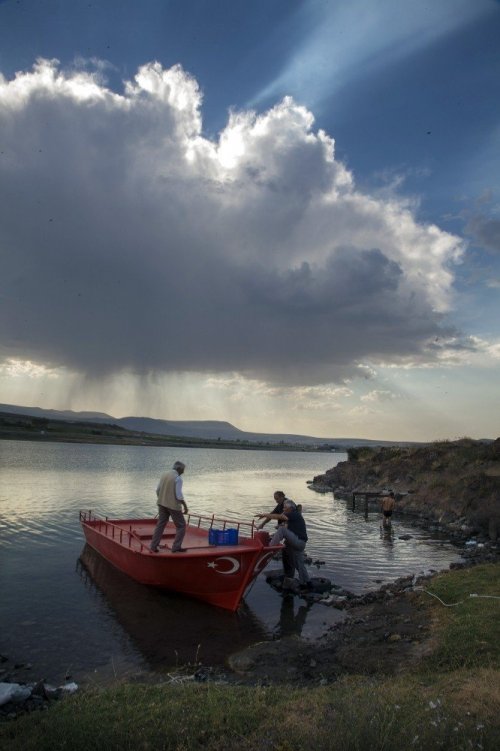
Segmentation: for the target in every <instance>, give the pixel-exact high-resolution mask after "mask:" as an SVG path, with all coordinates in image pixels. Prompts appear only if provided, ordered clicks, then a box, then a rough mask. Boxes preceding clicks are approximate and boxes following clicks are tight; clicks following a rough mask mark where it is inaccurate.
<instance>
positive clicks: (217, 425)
mask: <svg viewBox="0 0 500 751" xmlns="http://www.w3.org/2000/svg"><path fill="white" fill-rule="evenodd" d="M0 412H7V413H10V414H19V415H28V416H31V417H43V418H47V419H49V420H50V419H52V420H67V421H68V422H93V423H104V424H107V425H118V426H119V427H122V428H125V429H126V430H132V431H135V432H141V433H154V434H156V435H168V436H178V437H182V438H207V439H213V440H217V439H218V438H220V439H221V440H230V441H261V442H268V443H273V444H275V443H292V444H302V445H305V446H311V445H317V446H325V445H329V446H331V447H332V448H334V447H338V448H341V449H344V448H348V447H350V446H403V445H404V446H409V445H417V443H416V442H415V443H412V442H408V441H406V442H405V441H375V440H367V439H362V438H317V437H314V436H307V435H295V434H290V433H283V434H282V433H250V432H246V431H244V430H240V429H239V428H236V427H235V426H234V425H231V423H229V422H226V421H223V420H162V419H156V418H153V417H120V418H117V417H113V416H112V415H108V414H106V413H105V412H73V411H72V410H56V409H42V408H41V407H23V406H19V405H14V404H0Z"/></svg>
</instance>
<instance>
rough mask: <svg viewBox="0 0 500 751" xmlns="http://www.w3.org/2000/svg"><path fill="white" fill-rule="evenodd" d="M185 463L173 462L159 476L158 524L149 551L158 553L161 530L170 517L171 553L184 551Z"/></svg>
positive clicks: (186, 509)
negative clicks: (183, 489)
mask: <svg viewBox="0 0 500 751" xmlns="http://www.w3.org/2000/svg"><path fill="white" fill-rule="evenodd" d="M185 468H186V465H185V464H183V463H182V462H175V464H174V466H173V468H172V469H170V470H169V471H168V472H165V474H163V475H162V476H161V478H160V482H159V483H158V487H157V488H156V495H157V496H158V501H157V503H158V524H157V525H156V528H155V531H154V532H153V537H152V539H151V548H150V550H151V552H152V553H158V548H159V545H160V541H161V538H162V535H163V530H164V529H165V526H166V524H167V522H168V520H169V518H170V517H172V521H173V523H174V524H175V529H176V534H175V539H174V542H173V544H172V553H185V552H186V548H183V547H182V541H183V540H184V535H185V534H186V520H185V519H184V514H187V513H188V507H187V506H186V502H185V500H184V496H183V494H182V475H183V474H184V469H185Z"/></svg>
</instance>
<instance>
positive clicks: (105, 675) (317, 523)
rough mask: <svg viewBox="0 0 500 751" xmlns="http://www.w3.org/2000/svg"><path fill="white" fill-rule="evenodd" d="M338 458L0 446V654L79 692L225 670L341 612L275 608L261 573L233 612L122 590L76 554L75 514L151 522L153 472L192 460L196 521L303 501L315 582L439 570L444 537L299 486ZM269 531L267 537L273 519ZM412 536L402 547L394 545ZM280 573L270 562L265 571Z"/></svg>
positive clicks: (362, 581) (292, 603) (190, 490)
mask: <svg viewBox="0 0 500 751" xmlns="http://www.w3.org/2000/svg"><path fill="white" fill-rule="evenodd" d="M346 458H347V457H346V455H345V454H327V453H300V452H282V451H269V452H266V451H233V450H225V449H179V450H171V449H167V448H150V447H142V446H95V445H84V444H61V443H43V444H42V443H35V442H33V443H31V442H22V441H0V469H1V480H0V605H1V629H0V653H1V654H4V655H7V656H8V657H10V658H11V659H15V660H16V661H18V662H29V663H32V665H33V669H32V670H33V679H37V678H39V677H41V676H43V677H45V678H47V680H51V681H53V682H56V683H57V682H61V681H62V680H63V679H64V676H65V675H66V674H71V675H72V677H73V679H74V680H76V681H77V682H78V681H79V682H81V683H85V682H88V681H91V680H99V681H102V680H107V679H113V678H114V677H119V678H123V677H127V676H129V675H132V674H135V673H137V672H141V671H148V672H149V671H157V672H166V671H168V670H170V669H172V668H173V667H175V666H176V665H184V664H185V663H187V662H189V663H194V662H198V661H201V662H202V663H204V664H223V663H224V660H225V659H226V657H227V656H228V654H230V653H231V652H234V651H236V650H238V649H241V648H243V647H245V646H247V645H248V644H251V643H254V642H256V641H261V640H264V639H272V638H277V637H280V636H285V635H289V634H293V633H297V634H298V633H301V634H302V636H304V637H306V638H309V637H315V636H318V635H319V634H321V633H322V632H323V631H325V630H326V628H328V626H329V625H331V624H332V623H333V622H334V621H335V620H338V619H339V618H341V617H343V616H342V614H341V613H339V611H336V610H334V609H332V608H327V607H325V606H323V605H320V604H315V605H313V606H312V607H310V608H305V607H304V601H303V600H300V599H299V598H294V600H290V599H289V598H286V599H282V598H281V597H280V596H279V595H278V594H277V593H276V592H274V591H273V590H272V589H271V588H270V587H269V585H267V584H266V582H265V578H264V577H263V576H260V577H259V578H258V579H257V581H256V583H255V584H254V586H253V587H252V589H251V590H250V592H249V593H248V594H247V597H246V599H245V602H244V603H243V605H242V606H241V607H240V609H239V611H238V613H236V614H234V613H227V612H225V611H221V610H219V609H217V608H212V607H210V606H208V605H204V604H203V603H198V602H194V601H190V600H187V599H184V598H181V597H179V596H175V595H170V594H166V593H163V592H158V591H156V590H153V589H150V588H148V587H144V586H141V585H139V584H136V583H135V582H133V581H131V580H130V579H129V578H128V577H126V576H124V575H123V574H121V573H120V572H119V571H117V570H116V569H114V568H113V567H112V566H110V565H109V564H107V563H106V562H105V561H103V560H102V559H101V558H100V556H98V555H97V554H95V553H94V552H93V551H92V550H91V549H89V548H88V547H86V546H85V545H84V538H83V534H82V531H81V529H80V525H79V522H78V511H79V510H80V509H92V510H93V511H95V512H96V513H97V514H102V515H108V516H111V517H113V516H116V517H144V516H149V515H151V516H154V514H155V513H156V504H155V500H156V495H155V488H156V485H157V481H158V479H159V476H160V474H161V473H162V472H163V471H164V470H165V469H166V468H169V467H170V466H171V465H172V463H173V462H174V461H175V460H176V459H180V460H182V461H184V462H185V463H186V464H187V468H186V474H185V475H184V491H185V497H186V500H187V502H188V505H189V508H190V510H191V511H192V512H193V513H201V514H212V513H215V514H217V515H221V516H225V517H228V518H230V519H235V520H242V521H243V520H250V519H251V518H252V516H253V515H254V514H256V513H258V512H260V511H262V510H270V509H272V507H273V505H274V502H273V497H272V496H273V492H274V491H275V490H277V489H278V490H284V491H285V492H286V494H287V495H288V496H289V497H290V498H293V499H294V500H295V501H297V502H301V503H302V504H303V507H304V509H303V513H304V517H305V519H306V522H307V527H308V534H309V543H308V546H307V552H308V554H309V555H310V556H311V557H312V558H313V560H320V561H324V562H325V565H322V566H321V567H320V568H315V567H314V566H313V567H312V568H311V570H310V573H311V575H313V576H314V575H316V576H324V577H327V578H329V579H331V580H332V581H333V582H334V583H335V584H339V585H340V586H342V587H345V588H347V589H350V590H352V591H354V592H357V593H362V592H364V591H367V590H369V589H373V588H376V587H377V586H379V583H380V582H381V581H382V582H387V581H391V580H394V579H396V578H397V577H398V576H401V575H403V574H409V573H415V572H419V571H422V570H429V569H437V570H439V569H443V568H447V567H448V565H449V563H450V562H451V561H453V560H457V559H458V553H457V551H456V549H454V548H453V547H452V546H451V545H450V544H449V543H448V542H447V541H445V540H439V539H436V538H433V537H431V536H430V535H429V534H428V533H424V532H423V531H418V530H416V529H415V528H414V527H409V526H407V525H405V524H403V523H402V522H400V521H399V520H398V519H397V518H396V520H395V522H394V524H393V535H392V537H390V538H387V537H385V536H381V534H380V526H379V519H378V515H377V514H370V515H369V518H368V520H365V518H364V515H363V514H360V513H353V512H352V511H350V509H349V508H347V507H346V504H345V503H344V502H342V501H334V500H333V497H332V495H330V494H327V495H319V494H317V493H314V492H313V491H310V490H309V489H308V487H307V484H306V482H307V480H311V479H312V478H313V476H314V475H316V474H320V473H322V472H324V471H325V470H326V469H328V468H330V467H332V466H334V465H335V464H336V463H337V462H339V461H344V460H345V459H346ZM268 528H269V529H271V530H272V526H271V523H270V524H269V525H268ZM404 534H411V535H412V538H411V539H410V540H406V541H403V540H401V539H399V537H400V535H404ZM271 565H272V566H274V567H279V564H278V563H273V564H271Z"/></svg>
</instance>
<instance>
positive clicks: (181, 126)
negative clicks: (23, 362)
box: [0, 62, 461, 383]
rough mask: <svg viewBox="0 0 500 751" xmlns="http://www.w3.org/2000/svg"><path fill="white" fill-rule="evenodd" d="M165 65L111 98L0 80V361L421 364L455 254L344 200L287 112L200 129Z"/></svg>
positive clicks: (59, 84) (367, 205)
mask: <svg viewBox="0 0 500 751" xmlns="http://www.w3.org/2000/svg"><path fill="white" fill-rule="evenodd" d="M200 104H201V97H200V94H199V91H198V88H197V85H196V82H195V81H193V80H192V79H191V78H189V77H188V76H187V75H186V74H185V73H184V72H183V71H182V69H181V68H180V67H176V68H173V69H171V70H169V71H164V70H162V69H161V68H160V66H159V65H157V64H156V65H149V66H144V68H142V69H141V70H140V71H139V74H138V76H137V77H136V80H135V82H134V83H130V84H128V85H127V86H126V89H125V93H124V94H123V95H122V96H119V95H116V94H112V93H111V92H110V91H108V90H106V88H105V87H104V86H103V85H102V84H100V83H99V81H98V79H95V80H94V79H92V77H91V76H89V75H88V74H85V73H79V74H74V73H73V74H64V73H62V72H60V71H59V70H58V68H57V65H56V64H55V63H47V62H41V63H39V64H38V66H37V67H36V68H35V69H34V71H33V72H32V73H30V74H23V75H18V77H17V78H16V79H15V80H14V81H12V82H6V81H3V82H2V81H0V122H1V129H2V134H3V140H2V149H1V151H2V153H1V154H0V175H1V180H2V186H3V187H2V197H1V199H2V200H1V202H0V219H1V221H0V226H1V229H0V253H1V256H2V281H1V296H0V312H1V315H0V320H1V323H0V347H1V350H0V352H1V353H2V355H3V356H4V357H19V358H26V359H31V360H34V361H38V362H44V363H50V364H52V365H56V364H57V365H64V366H66V367H69V368H71V369H74V370H76V371H80V372H82V373H87V374H92V375H95V374H100V373H108V374H109V373H115V372H119V371H121V370H124V369H127V370H131V371H133V372H137V373H148V372H152V371H159V372H162V371H167V372H168V371H198V372H203V371H211V372H214V371H220V372H222V371H239V372H242V373H247V374H252V375H259V376H261V377H267V378H279V379H281V380H283V379H284V380H287V379H288V380H290V381H297V382H303V383H306V382H318V381H320V380H327V379H328V380H335V379H340V378H344V377H347V376H348V375H351V374H352V373H354V372H356V369H357V367H358V364H359V363H360V362H363V361H366V360H367V359H370V360H373V361H377V360H379V361H380V360H383V361H385V362H398V361H401V360H404V359H405V358H409V357H412V358H413V359H414V360H422V361H425V360H426V358H430V359H431V360H432V358H433V357H434V354H433V352H432V349H430V348H429V346H428V345H429V342H430V341H432V340H434V339H435V337H437V336H440V337H443V336H448V335H449V334H451V333H452V332H450V331H449V330H447V329H446V328H445V327H443V324H442V313H443V312H444V311H446V309H447V307H448V305H449V302H450V290H451V284H452V281H453V277H452V275H451V273H450V269H449V267H450V262H452V261H453V260H455V259H458V258H459V256H460V253H461V248H460V243H459V241H458V240H457V238H454V237H452V236H451V235H448V234H446V233H444V232H442V231H440V230H439V229H438V228H436V227H432V226H424V225H419V224H418V223H417V222H416V221H415V219H414V217H413V216H412V214H411V211H410V210H409V209H408V208H407V207H405V206H404V205H402V204H398V203H397V202H396V201H395V200H394V199H393V200H391V201H388V202H386V203H384V202H383V201H380V200H374V199H373V198H370V197H369V196H365V195H363V194H361V193H360V192H358V191H356V189H355V186H354V184H353V179H352V176H351V175H350V174H349V172H348V171H347V170H346V169H345V167H344V166H343V165H342V164H341V163H339V162H337V161H336V160H335V158H334V150H333V142H332V140H331V139H330V138H329V137H327V136H326V135H325V134H324V133H322V132H319V133H315V132H314V131H313V129H312V125H313V119H312V116H311V115H310V113H309V112H307V110H305V109H304V108H302V107H299V106H297V105H296V104H295V103H294V102H293V101H292V100H284V101H283V102H282V103H281V104H279V105H277V106H276V107H274V108H273V109H272V110H270V111H269V112H267V113H265V114H264V115H262V116H260V117H256V116H255V115H253V114H252V113H240V114H233V115H232V116H231V118H230V120H229V122H228V125H227V127H226V129H225V130H224V132H223V133H222V134H221V137H220V141H219V142H218V143H213V142H210V141H208V140H206V139H204V138H203V137H202V135H201V132H202V131H201V119H200Z"/></svg>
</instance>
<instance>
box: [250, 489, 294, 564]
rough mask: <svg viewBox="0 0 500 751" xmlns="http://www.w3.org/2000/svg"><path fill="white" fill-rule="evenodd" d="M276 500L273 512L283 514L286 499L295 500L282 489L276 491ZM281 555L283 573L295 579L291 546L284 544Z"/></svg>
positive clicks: (264, 522)
mask: <svg viewBox="0 0 500 751" xmlns="http://www.w3.org/2000/svg"><path fill="white" fill-rule="evenodd" d="M274 500H275V503H276V506H275V507H274V509H273V510H272V511H271V514H282V513H283V505H284V503H285V501H289V502H290V503H293V501H291V500H290V498H287V497H286V495H285V494H284V493H283V491H282V490H276V491H275V493H274ZM294 506H295V504H294ZM300 509H301V510H302V506H300ZM268 521H269V519H268V518H266V519H264V521H263V522H262V524H259V526H258V527H257V529H262V528H263V527H264V525H265V524H267V522H268ZM283 523H284V522H281V524H283ZM281 556H282V561H283V573H284V574H285V577H287V578H288V579H293V575H294V573H295V566H294V563H293V552H292V550H291V548H288V547H287V546H286V545H284V546H283V551H282V554H281Z"/></svg>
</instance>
